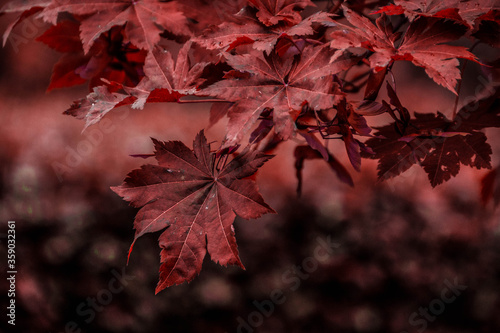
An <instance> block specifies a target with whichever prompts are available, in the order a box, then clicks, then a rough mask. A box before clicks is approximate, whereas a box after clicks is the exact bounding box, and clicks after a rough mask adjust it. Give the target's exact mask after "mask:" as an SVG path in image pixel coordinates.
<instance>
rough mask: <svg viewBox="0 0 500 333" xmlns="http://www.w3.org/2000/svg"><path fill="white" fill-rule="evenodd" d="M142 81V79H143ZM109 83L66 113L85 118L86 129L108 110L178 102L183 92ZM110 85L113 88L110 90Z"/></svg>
mask: <svg viewBox="0 0 500 333" xmlns="http://www.w3.org/2000/svg"><path fill="white" fill-rule="evenodd" d="M141 82H142V81H141ZM107 83H108V85H107V86H106V85H102V86H97V87H94V88H93V91H92V92H91V93H90V94H88V95H87V96H86V97H85V98H81V99H79V100H76V101H74V102H73V104H71V106H70V107H69V108H68V109H67V110H66V111H64V112H63V113H64V114H66V115H70V116H73V117H75V118H77V119H80V120H85V126H84V128H83V129H84V130H85V129H86V128H87V127H89V126H91V125H94V124H96V123H98V122H99V121H100V120H101V119H102V118H103V117H104V116H105V115H106V114H107V113H108V112H110V111H111V110H113V109H116V108H118V107H121V106H125V105H132V108H134V109H141V108H143V107H144V104H146V103H165V102H177V101H179V99H180V98H181V97H183V96H184V95H182V94H181V93H179V92H177V91H175V90H172V91H169V90H168V89H154V90H152V91H151V90H149V89H148V88H149V87H148V86H146V87H145V89H142V88H143V87H142V85H141V83H139V85H137V87H125V86H123V85H121V84H119V83H117V82H107ZM110 85H111V86H113V89H111V90H110Z"/></svg>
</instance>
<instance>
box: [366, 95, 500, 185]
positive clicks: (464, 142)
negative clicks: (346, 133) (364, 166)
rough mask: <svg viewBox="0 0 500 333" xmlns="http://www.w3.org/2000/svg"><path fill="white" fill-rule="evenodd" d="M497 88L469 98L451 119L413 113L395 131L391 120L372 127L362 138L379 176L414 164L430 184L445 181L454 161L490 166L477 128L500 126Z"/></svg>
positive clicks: (453, 173) (455, 169) (487, 150)
mask: <svg viewBox="0 0 500 333" xmlns="http://www.w3.org/2000/svg"><path fill="white" fill-rule="evenodd" d="M498 91H499V90H497V91H496V92H495V93H494V94H493V95H489V96H486V97H482V98H480V99H478V100H474V101H472V102H470V103H468V104H467V105H465V106H464V107H462V109H461V110H460V112H458V113H457V115H456V117H455V118H454V120H453V121H451V120H448V119H446V117H445V116H444V115H443V114H441V113H438V114H437V115H436V114H421V113H415V118H414V119H411V120H409V124H406V125H405V127H404V128H403V130H402V133H399V132H401V130H400V128H401V127H397V128H398V129H397V130H395V128H396V123H393V124H389V125H386V126H383V127H380V128H377V130H378V131H377V133H375V135H376V136H375V137H374V138H371V139H369V140H368V141H366V145H367V146H369V147H370V148H372V149H373V151H374V154H372V155H369V154H365V155H364V156H365V157H369V158H373V159H379V164H378V176H379V179H388V178H391V177H395V176H397V175H399V174H401V173H403V172H404V171H406V170H408V169H409V168H410V167H411V166H412V165H414V164H419V165H421V166H422V167H423V169H424V170H425V172H426V173H427V174H428V178H429V181H430V183H431V185H432V186H433V187H435V186H437V185H439V184H441V183H443V182H444V181H447V180H449V179H450V178H451V177H454V176H456V175H457V174H458V172H459V171H460V164H463V165H468V166H471V167H475V168H477V169H481V168H488V169H489V168H491V163H490V161H491V158H490V155H491V153H492V151H491V147H490V145H489V144H488V143H487V142H486V136H485V135H484V133H482V132H478V131H479V130H481V129H483V128H486V127H500V116H499V115H498V114H499V112H500V108H499V107H498V96H499V92H498Z"/></svg>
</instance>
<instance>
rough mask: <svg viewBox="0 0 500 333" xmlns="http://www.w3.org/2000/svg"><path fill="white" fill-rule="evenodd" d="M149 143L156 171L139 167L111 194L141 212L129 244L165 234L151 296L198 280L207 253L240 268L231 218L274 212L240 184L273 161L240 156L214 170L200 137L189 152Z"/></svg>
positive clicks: (252, 187) (250, 184)
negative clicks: (150, 235)
mask: <svg viewBox="0 0 500 333" xmlns="http://www.w3.org/2000/svg"><path fill="white" fill-rule="evenodd" d="M153 142H154V144H155V148H156V151H155V154H154V155H155V157H156V159H157V161H158V164H159V165H151V164H147V165H143V166H142V167H141V169H137V170H134V171H132V172H131V173H129V175H128V176H127V178H126V179H125V182H124V183H123V184H122V185H121V186H118V187H114V188H112V189H113V191H115V192H116V193H117V194H119V195H120V196H122V197H123V198H124V199H125V200H126V201H129V202H130V204H131V205H132V206H134V207H141V209H140V210H139V212H138V213H137V216H136V218H135V223H134V225H135V229H136V234H135V239H134V242H135V241H136V240H137V238H139V237H140V236H142V235H144V234H145V233H148V232H156V231H159V230H162V229H165V228H166V229H165V231H164V232H163V233H162V234H161V236H160V238H159V244H160V247H161V249H162V250H161V262H162V265H161V267H160V281H159V282H158V285H157V287H156V293H158V292H160V291H161V290H163V289H165V288H167V287H169V286H172V285H175V284H180V283H183V282H185V281H187V282H189V281H191V280H192V279H193V278H194V277H195V276H196V275H197V274H199V272H200V270H201V266H202V262H203V258H204V257H205V254H206V252H207V250H208V253H209V254H210V257H211V258H212V260H213V261H215V262H217V263H219V264H221V265H229V264H230V265H238V266H240V267H242V268H244V267H243V264H242V263H241V261H240V258H239V257H238V249H237V245H236V239H235V237H234V229H233V226H232V224H233V221H234V218H235V217H236V215H238V216H240V217H242V218H245V219H251V218H258V217H260V216H261V215H263V214H266V213H273V212H274V211H273V210H272V209H271V208H270V207H269V206H268V205H267V204H266V203H265V202H264V200H263V199H262V197H261V195H260V194H259V192H258V189H257V186H256V184H255V182H254V181H253V180H251V179H245V177H248V176H251V175H252V174H254V173H255V172H256V171H257V169H258V168H259V167H260V166H262V165H263V164H264V162H266V161H267V160H269V159H270V158H271V157H272V156H270V155H264V154H262V153H259V152H245V153H243V154H241V155H239V156H238V157H236V158H234V159H233V160H232V161H231V162H229V163H228V164H227V165H226V166H224V167H222V168H221V169H220V170H219V169H218V168H217V164H218V163H216V155H215V153H212V152H210V145H209V144H208V143H207V140H206V138H205V135H204V134H203V131H202V132H200V133H199V134H198V135H197V136H196V139H195V141H194V144H193V148H194V151H192V150H191V149H189V148H188V147H186V146H185V145H184V144H183V143H182V142H179V141H169V142H161V141H157V140H155V139H153ZM221 158H222V159H223V160H224V159H225V156H222V157H221ZM133 245H134V244H132V247H133ZM132 247H131V248H130V250H132Z"/></svg>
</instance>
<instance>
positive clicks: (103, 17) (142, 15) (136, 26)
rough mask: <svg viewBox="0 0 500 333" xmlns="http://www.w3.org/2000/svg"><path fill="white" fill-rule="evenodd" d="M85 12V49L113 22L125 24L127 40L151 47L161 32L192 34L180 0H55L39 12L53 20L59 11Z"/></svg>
mask: <svg viewBox="0 0 500 333" xmlns="http://www.w3.org/2000/svg"><path fill="white" fill-rule="evenodd" d="M61 12H68V13H71V14H73V15H81V16H84V18H82V22H81V27H80V32H81V33H80V37H81V40H82V43H83V49H84V51H85V53H87V52H89V50H90V48H91V46H92V45H93V43H94V42H95V41H96V40H97V38H99V36H100V35H101V34H103V33H104V32H106V31H108V30H110V29H111V28H112V27H114V26H124V31H125V42H131V43H132V44H134V45H135V46H137V47H139V48H141V49H144V50H151V49H153V47H154V45H156V44H157V43H158V42H159V41H160V33H162V32H163V31H164V30H168V31H170V32H172V33H174V34H176V35H182V36H189V35H190V32H189V28H188V27H187V21H186V18H185V16H184V15H183V13H182V12H180V11H179V10H178V6H177V3H176V2H175V1H174V2H160V1H156V0H121V1H114V0H90V1H88V0H72V1H52V2H51V4H50V5H49V6H47V7H45V8H44V10H43V11H42V12H41V13H40V14H39V15H40V16H41V17H43V19H44V20H45V21H47V22H50V23H52V24H54V25H55V24H56V23H57V18H58V16H59V13H61Z"/></svg>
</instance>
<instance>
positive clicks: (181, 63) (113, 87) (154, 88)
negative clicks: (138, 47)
mask: <svg viewBox="0 0 500 333" xmlns="http://www.w3.org/2000/svg"><path fill="white" fill-rule="evenodd" d="M190 47H191V42H187V43H185V44H184V46H183V47H182V48H181V49H180V51H179V54H178V55H177V61H176V63H175V64H174V60H173V58H172V55H171V53H170V52H168V51H166V50H164V49H162V48H160V47H158V46H157V47H155V49H154V50H153V51H152V52H149V53H148V56H147V57H146V63H145V66H144V72H145V74H146V77H145V78H144V79H143V80H142V81H141V82H140V83H139V84H138V85H137V86H135V87H127V86H125V85H123V84H121V83H119V82H109V84H108V86H99V87H95V88H94V91H93V92H91V93H90V94H89V95H87V97H86V98H83V99H80V100H78V101H75V102H74V103H73V105H71V107H70V108H69V109H68V110H66V111H65V112H64V113H65V114H68V115H71V116H74V117H76V118H77V119H84V120H85V122H86V123H85V128H87V127H88V126H90V125H93V124H95V123H97V122H98V121H100V120H101V119H102V118H103V117H104V116H105V115H106V114H107V113H108V112H109V111H111V110H113V109H115V108H118V107H120V106H124V105H132V107H133V108H134V109H142V108H143V107H144V105H145V104H146V103H163V102H177V101H179V99H180V98H181V97H183V96H186V95H190V94H195V93H196V88H197V87H198V86H199V85H200V84H201V83H202V82H203V79H202V78H200V76H201V74H202V73H203V69H204V68H205V66H206V65H207V63H197V64H195V65H194V66H191V64H190V61H189V50H190Z"/></svg>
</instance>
